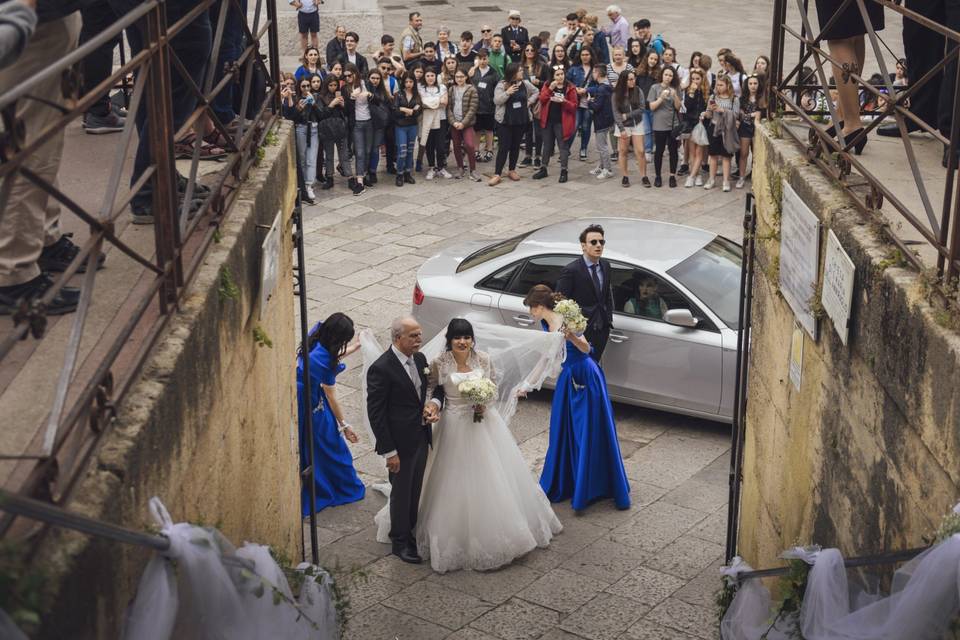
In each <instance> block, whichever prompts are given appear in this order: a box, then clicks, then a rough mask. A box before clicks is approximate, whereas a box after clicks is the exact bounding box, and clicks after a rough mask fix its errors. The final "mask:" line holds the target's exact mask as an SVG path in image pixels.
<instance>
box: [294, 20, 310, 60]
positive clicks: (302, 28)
mask: <svg viewBox="0 0 960 640" xmlns="http://www.w3.org/2000/svg"><path fill="white" fill-rule="evenodd" d="M297 31H298V32H299V33H300V51H304V50H306V48H307V34H308V33H309V32H310V14H307V13H304V12H302V11H297Z"/></svg>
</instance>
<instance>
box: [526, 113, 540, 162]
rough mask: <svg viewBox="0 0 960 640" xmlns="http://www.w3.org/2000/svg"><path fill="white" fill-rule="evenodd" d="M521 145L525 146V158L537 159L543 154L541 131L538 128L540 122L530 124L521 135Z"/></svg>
mask: <svg viewBox="0 0 960 640" xmlns="http://www.w3.org/2000/svg"><path fill="white" fill-rule="evenodd" d="M523 144H524V145H526V149H527V150H526V157H527V158H529V157H530V156H536V157H537V158H539V157H540V156H541V155H542V152H543V129H541V128H540V122H539V121H538V122H531V123H530V126H529V127H527V130H526V132H525V133H524V134H523Z"/></svg>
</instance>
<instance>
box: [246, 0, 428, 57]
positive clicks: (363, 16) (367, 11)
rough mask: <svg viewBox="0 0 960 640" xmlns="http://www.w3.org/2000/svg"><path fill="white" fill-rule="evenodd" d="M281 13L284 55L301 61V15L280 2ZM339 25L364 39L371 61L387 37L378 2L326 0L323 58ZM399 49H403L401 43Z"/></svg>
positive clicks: (322, 17) (362, 43)
mask: <svg viewBox="0 0 960 640" xmlns="http://www.w3.org/2000/svg"><path fill="white" fill-rule="evenodd" d="M411 6H413V5H411ZM413 10H414V9H411V11H413ZM277 11H278V15H277V31H278V34H279V44H280V55H281V56H296V57H297V58H299V57H300V56H302V55H303V51H302V50H301V49H300V36H299V32H298V29H297V11H296V9H294V8H293V7H290V6H289V5H287V3H286V2H278V3H277ZM251 15H252V12H251ZM338 24H342V25H343V26H345V27H346V28H347V31H353V32H354V33H356V34H357V35H358V36H360V42H359V45H358V48H359V49H360V53H362V54H364V55H365V56H368V57H369V56H370V54H372V53H375V52H376V51H377V50H379V49H380V36H382V35H383V34H384V30H383V13H382V12H381V11H380V7H379V5H378V3H377V1H376V0H326V1H325V2H324V3H323V4H321V5H320V31H319V33H318V37H319V42H320V55H322V56H324V57H326V46H327V42H329V41H330V39H331V38H332V37H333V35H334V31H336V29H337V25H338ZM393 37H395V38H397V39H398V40H399V37H400V34H399V33H394V34H393ZM397 46H398V48H399V42H398V43H397Z"/></svg>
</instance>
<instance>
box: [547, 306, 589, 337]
mask: <svg viewBox="0 0 960 640" xmlns="http://www.w3.org/2000/svg"><path fill="white" fill-rule="evenodd" d="M553 310H554V311H556V312H557V313H559V314H560V317H562V318H563V325H564V326H565V327H566V328H567V329H569V330H570V331H572V332H573V333H583V332H584V331H586V329H587V319H586V318H584V317H583V312H582V311H580V305H578V304H577V303H576V301H574V300H569V299H567V300H561V301H560V302H558V303H557V304H556V305H555V306H554V307H553Z"/></svg>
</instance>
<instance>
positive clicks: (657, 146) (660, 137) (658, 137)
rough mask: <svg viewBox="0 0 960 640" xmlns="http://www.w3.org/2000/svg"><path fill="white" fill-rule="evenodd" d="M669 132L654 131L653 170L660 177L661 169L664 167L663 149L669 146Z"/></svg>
mask: <svg viewBox="0 0 960 640" xmlns="http://www.w3.org/2000/svg"><path fill="white" fill-rule="evenodd" d="M667 134H668V132H667V131H654V132H653V144H654V152H653V172H654V175H655V176H656V177H657V178H659V177H660V174H661V170H662V169H663V150H664V148H665V147H666V146H667Z"/></svg>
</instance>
